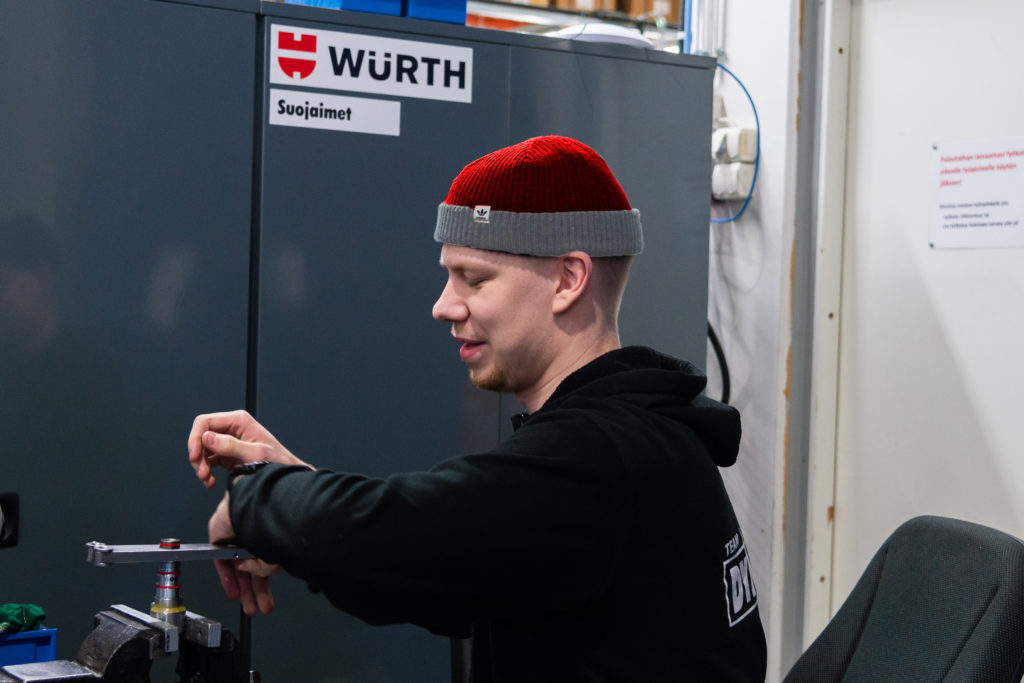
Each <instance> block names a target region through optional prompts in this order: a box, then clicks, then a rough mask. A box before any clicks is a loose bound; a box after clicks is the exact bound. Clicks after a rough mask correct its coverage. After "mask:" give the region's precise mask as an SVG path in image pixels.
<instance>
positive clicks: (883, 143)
mask: <svg viewBox="0 0 1024 683" xmlns="http://www.w3.org/2000/svg"><path fill="white" fill-rule="evenodd" d="M850 5H851V10H852V12H851V18H852V22H851V26H852V31H851V45H850V74H849V75H850V89H849V118H848V126H849V127H848V145H847V175H846V211H845V223H844V226H843V233H844V243H843V274H842V297H841V315H840V328H841V332H840V353H839V384H838V386H839V392H838V412H837V428H836V429H837V440H836V460H835V465H836V482H835V527H834V538H833V544H834V548H833V549H834V560H833V593H832V610H833V611H834V610H835V609H836V608H837V607H838V606H839V604H840V603H841V602H842V600H843V599H844V598H845V597H846V595H847V594H848V593H849V590H850V589H851V588H852V586H853V584H854V582H855V581H856V579H857V578H858V577H859V575H860V573H861V571H862V570H863V568H864V566H865V565H866V564H867V562H868V561H869V559H870V557H871V555H872V554H873V553H874V552H875V550H876V549H877V548H878V546H879V545H880V544H881V543H882V541H883V540H884V539H885V537H886V536H887V535H888V534H889V533H890V532H891V531H892V530H893V529H894V528H895V527H896V526H897V525H898V524H899V523H901V522H902V521H904V520H906V519H908V518H909V517H912V516H915V515H918V514H922V513H932V514H943V515H948V516H953V517H959V518H962V519H968V520H972V521H977V522H981V523H984V524H987V525H990V526H994V527H996V528H1000V529H1003V530H1006V531H1009V532H1011V533H1014V534H1015V535H1020V536H1024V499H1022V496H1021V493H1020V489H1021V487H1022V485H1024V457H1022V454H1024V445H1022V444H1021V442H1020V438H1019V436H1020V432H1021V424H1022V418H1021V415H1020V414H1021V412H1022V411H1024V399H1022V398H1021V394H1020V387H1021V386H1024V362H1022V352H1024V315H1022V314H1024V250H1022V249H1020V248H1017V249H965V250H938V249H930V248H929V246H928V231H929V216H930V213H929V212H930V209H931V205H932V202H933V198H932V189H933V184H934V182H935V176H934V171H933V169H932V166H931V163H932V162H931V146H932V145H933V144H936V143H939V144H941V143H951V142H961V141H972V140H984V139H1000V138H1019V137H1024V85H1022V83H1024V81H1022V80H1021V78H1020V67H1021V65H1022V64H1024V41H1021V39H1020V27H1021V26H1024V3H1021V2H1019V0H976V1H975V2H972V3H970V4H967V3H964V2H960V1H954V0H899V1H895V0H853V2H852V3H850ZM1021 195H1022V197H1024V187H1022V188H1021Z"/></svg>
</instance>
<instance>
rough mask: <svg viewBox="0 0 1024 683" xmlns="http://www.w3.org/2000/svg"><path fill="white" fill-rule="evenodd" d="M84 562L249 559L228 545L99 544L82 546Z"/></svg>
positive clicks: (103, 564) (93, 542)
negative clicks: (171, 546) (84, 548)
mask: <svg viewBox="0 0 1024 683" xmlns="http://www.w3.org/2000/svg"><path fill="white" fill-rule="evenodd" d="M85 547H86V555H85V561H86V562H88V563H89V564H93V565H96V566H97V567H105V566H107V565H111V564H134V563H138V562H181V561H187V560H248V559H252V557H253V556H252V554H251V553H249V551H247V550H245V549H243V548H238V547H236V546H231V545H212V544H210V543H182V544H181V545H180V547H177V548H162V547H160V546H159V545H157V544H150V545H107V544H106V543H101V542H100V541H90V542H89V543H86V544H85Z"/></svg>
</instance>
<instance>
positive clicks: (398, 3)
mask: <svg viewBox="0 0 1024 683" xmlns="http://www.w3.org/2000/svg"><path fill="white" fill-rule="evenodd" d="M285 2H287V3H289V4H292V5H309V6H310V7H326V8H328V9H347V10H354V11H356V12H373V13H374V14H390V15H392V16H396V17H397V16H399V15H400V14H401V13H402V0H285Z"/></svg>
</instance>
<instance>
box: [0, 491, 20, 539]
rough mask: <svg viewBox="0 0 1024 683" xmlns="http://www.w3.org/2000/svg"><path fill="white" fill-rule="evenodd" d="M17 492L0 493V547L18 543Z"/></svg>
mask: <svg viewBox="0 0 1024 683" xmlns="http://www.w3.org/2000/svg"><path fill="white" fill-rule="evenodd" d="M18 521H19V520H18V494H17V493H0V548H12V547H14V546H16V545H18V526H19V525H18Z"/></svg>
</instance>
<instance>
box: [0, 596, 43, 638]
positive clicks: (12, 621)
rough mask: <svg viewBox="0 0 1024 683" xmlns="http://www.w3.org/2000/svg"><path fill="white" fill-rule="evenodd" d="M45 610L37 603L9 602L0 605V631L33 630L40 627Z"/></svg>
mask: <svg viewBox="0 0 1024 683" xmlns="http://www.w3.org/2000/svg"><path fill="white" fill-rule="evenodd" d="M45 618H46V612H44V611H43V608H42V607H40V606H39V605H19V604H17V603H14V602H9V603H7V604H6V605H0V633H17V632H18V631H34V630H36V629H37V628H40V626H41V624H42V623H43V619H45Z"/></svg>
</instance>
